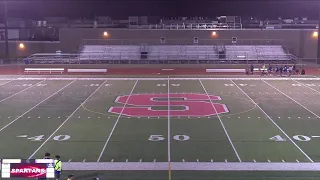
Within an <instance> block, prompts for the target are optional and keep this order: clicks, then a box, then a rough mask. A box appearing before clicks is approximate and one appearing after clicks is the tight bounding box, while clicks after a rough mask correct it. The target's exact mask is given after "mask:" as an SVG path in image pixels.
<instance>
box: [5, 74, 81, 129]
mask: <svg viewBox="0 0 320 180" xmlns="http://www.w3.org/2000/svg"><path fill="white" fill-rule="evenodd" d="M75 81H76V80H74V81H72V82H70V83H69V84H67V85H65V86H64V87H62V88H61V89H59V90H58V91H56V92H55V93H53V94H51V95H50V96H49V97H47V98H45V99H44V100H42V101H41V102H39V103H38V104H36V105H35V106H33V107H32V108H30V109H29V110H28V111H26V112H24V113H23V114H22V115H20V116H18V117H17V118H16V119H14V120H13V121H11V122H10V123H9V124H7V125H5V126H4V127H2V128H1V129H0V132H1V131H2V130H4V129H5V128H7V127H8V126H10V125H11V124H12V123H14V122H16V121H17V120H18V119H20V118H21V117H22V116H24V115H25V114H27V113H28V112H30V111H32V110H33V109H34V108H36V107H37V106H39V105H40V104H41V103H43V102H45V101H46V100H48V99H49V98H51V97H52V96H54V95H55V94H57V93H58V92H60V91H61V90H63V89H64V88H66V87H67V86H69V85H70V84H72V83H73V82H75Z"/></svg>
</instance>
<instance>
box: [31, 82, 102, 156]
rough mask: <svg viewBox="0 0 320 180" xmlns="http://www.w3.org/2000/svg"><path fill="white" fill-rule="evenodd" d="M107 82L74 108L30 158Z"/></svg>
mask: <svg viewBox="0 0 320 180" xmlns="http://www.w3.org/2000/svg"><path fill="white" fill-rule="evenodd" d="M105 82H107V81H104V82H103V83H102V84H101V85H100V86H99V87H98V88H97V89H96V90H94V91H93V92H92V93H91V94H90V96H88V97H87V98H86V99H85V100H84V101H83V102H82V103H81V104H80V105H79V106H78V107H77V109H76V110H74V111H73V112H72V113H71V114H70V115H69V116H68V117H67V119H66V120H65V121H63V123H62V124H61V125H60V126H59V127H58V128H57V129H56V130H55V131H54V132H53V133H52V134H51V135H50V136H49V137H48V138H47V139H46V140H45V141H44V142H43V143H42V144H41V145H40V146H39V148H38V149H36V150H35V151H34V152H33V153H32V154H31V155H30V157H29V159H31V158H32V157H33V156H34V155H35V154H36V153H37V152H38V151H39V150H40V149H41V148H42V147H43V146H44V145H45V144H46V143H47V142H48V141H49V140H50V139H51V138H52V136H54V134H55V133H56V132H57V131H59V129H60V128H61V127H62V126H63V125H64V124H65V123H66V122H67V121H68V120H69V119H70V118H71V117H72V116H73V115H74V114H75V113H76V112H77V111H78V109H80V108H81V107H82V105H83V104H84V103H86V102H87V101H88V100H89V99H90V98H91V96H93V95H94V94H95V93H96V92H97V91H98V90H99V89H100V88H101V87H102V86H103V85H104V83H105Z"/></svg>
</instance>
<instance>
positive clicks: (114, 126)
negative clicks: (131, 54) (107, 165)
mask: <svg viewBox="0 0 320 180" xmlns="http://www.w3.org/2000/svg"><path fill="white" fill-rule="evenodd" d="M138 81H139V80H137V81H136V82H135V83H134V85H133V87H132V89H131V92H130V94H129V97H128V98H127V100H126V102H125V103H124V105H123V108H122V109H121V112H120V114H119V116H118V118H117V121H116V122H115V123H114V125H113V127H112V130H111V132H110V134H109V136H108V138H107V140H106V143H105V144H104V146H103V148H102V150H101V153H100V155H99V157H98V160H97V162H99V161H100V159H101V157H102V155H103V153H104V151H105V150H106V148H107V145H108V143H109V140H110V138H111V136H112V134H113V131H114V130H115V129H116V126H117V124H118V122H119V119H120V117H121V115H122V112H123V110H124V108H125V107H126V105H127V102H128V100H129V98H130V96H131V95H132V93H133V90H134V88H135V87H136V85H137V83H138Z"/></svg>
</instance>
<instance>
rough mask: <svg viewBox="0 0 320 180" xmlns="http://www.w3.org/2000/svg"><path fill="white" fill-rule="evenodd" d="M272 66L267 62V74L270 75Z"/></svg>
mask: <svg viewBox="0 0 320 180" xmlns="http://www.w3.org/2000/svg"><path fill="white" fill-rule="evenodd" d="M272 69H273V68H272V66H271V64H269V67H268V74H269V75H270V74H271V73H272Z"/></svg>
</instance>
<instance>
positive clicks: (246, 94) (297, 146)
mask: <svg viewBox="0 0 320 180" xmlns="http://www.w3.org/2000/svg"><path fill="white" fill-rule="evenodd" d="M230 81H231V82H232V83H233V84H235V85H236V86H237V87H238V89H239V90H240V91H241V92H242V93H243V94H244V95H245V96H247V97H248V98H249V99H250V100H251V101H252V103H254V104H255V105H256V106H257V107H258V108H259V109H260V110H261V111H262V112H263V114H265V115H266V116H267V117H268V119H269V120H270V121H271V122H272V123H273V124H274V125H275V126H276V127H277V128H278V129H279V130H280V131H281V132H282V133H283V134H284V135H285V136H286V137H287V138H288V139H289V140H290V141H291V142H292V144H293V145H294V146H296V148H297V149H299V151H300V152H301V153H302V154H303V155H304V156H305V157H306V158H307V159H309V161H311V162H314V161H313V160H312V159H311V158H310V157H309V156H308V155H307V154H306V153H305V152H304V151H303V150H302V149H301V148H300V147H299V146H298V145H297V144H296V143H295V142H294V141H293V140H292V139H291V138H290V136H289V135H288V134H287V133H286V132H284V131H283V130H282V129H281V127H280V126H279V125H278V124H277V123H276V122H275V121H274V120H273V119H272V118H271V117H270V116H269V115H268V114H267V113H266V112H265V111H264V110H263V109H262V108H261V107H260V106H259V105H258V104H257V103H256V102H255V101H254V100H253V99H252V98H251V97H250V96H249V95H248V94H247V93H246V92H244V90H242V89H241V88H240V87H239V86H238V85H237V84H236V83H235V82H234V81H233V80H232V79H230ZM262 81H263V80H262Z"/></svg>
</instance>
